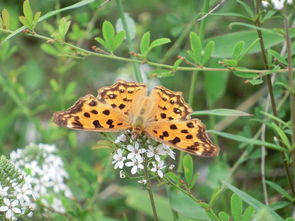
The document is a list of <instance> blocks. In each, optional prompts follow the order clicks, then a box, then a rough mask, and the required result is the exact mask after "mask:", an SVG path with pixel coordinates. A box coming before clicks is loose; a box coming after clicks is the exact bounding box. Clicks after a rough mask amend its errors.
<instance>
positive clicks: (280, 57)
mask: <svg viewBox="0 0 295 221" xmlns="http://www.w3.org/2000/svg"><path fill="white" fill-rule="evenodd" d="M267 52H268V53H269V54H270V55H272V56H273V57H274V58H275V59H277V60H278V61H279V62H280V63H282V64H284V65H286V66H287V65H288V62H287V61H286V59H285V58H284V57H283V56H281V55H280V54H279V53H278V52H276V51H274V50H272V49H268V51H267Z"/></svg>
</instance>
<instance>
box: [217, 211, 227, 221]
mask: <svg viewBox="0 0 295 221" xmlns="http://www.w3.org/2000/svg"><path fill="white" fill-rule="evenodd" d="M218 216H219V218H220V220H221V221H230V216H229V215H228V214H227V213H226V212H223V211H222V212H220V213H219V214H218Z"/></svg>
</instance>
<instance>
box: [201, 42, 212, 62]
mask: <svg viewBox="0 0 295 221" xmlns="http://www.w3.org/2000/svg"><path fill="white" fill-rule="evenodd" d="M214 49H215V42H214V41H209V42H208V43H207V44H206V47H205V49H204V55H203V59H202V64H203V65H205V64H206V63H207V62H208V60H209V59H210V58H211V55H212V53H213V51H214Z"/></svg>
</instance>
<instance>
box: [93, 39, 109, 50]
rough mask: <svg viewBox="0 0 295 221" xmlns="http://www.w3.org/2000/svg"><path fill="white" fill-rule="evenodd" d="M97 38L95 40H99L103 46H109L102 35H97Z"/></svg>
mask: <svg viewBox="0 0 295 221" xmlns="http://www.w3.org/2000/svg"><path fill="white" fill-rule="evenodd" d="M94 39H95V41H97V42H98V43H100V44H101V45H102V46H104V47H105V48H106V47H107V44H106V42H105V41H104V40H103V39H102V38H100V37H96V38H94Z"/></svg>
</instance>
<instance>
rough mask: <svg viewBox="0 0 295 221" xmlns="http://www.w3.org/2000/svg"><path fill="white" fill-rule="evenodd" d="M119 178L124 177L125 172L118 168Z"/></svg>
mask: <svg viewBox="0 0 295 221" xmlns="http://www.w3.org/2000/svg"><path fill="white" fill-rule="evenodd" d="M119 174H120V178H122V179H123V178H125V177H126V175H125V172H124V171H123V170H120V173H119Z"/></svg>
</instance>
